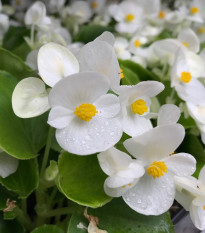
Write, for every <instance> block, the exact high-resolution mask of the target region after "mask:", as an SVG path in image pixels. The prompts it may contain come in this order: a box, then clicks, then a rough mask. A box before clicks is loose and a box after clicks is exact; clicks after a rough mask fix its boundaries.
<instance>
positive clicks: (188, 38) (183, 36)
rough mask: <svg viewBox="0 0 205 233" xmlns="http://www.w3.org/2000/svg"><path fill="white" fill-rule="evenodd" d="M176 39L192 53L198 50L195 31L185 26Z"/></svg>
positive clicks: (198, 44) (198, 45)
mask: <svg viewBox="0 0 205 233" xmlns="http://www.w3.org/2000/svg"><path fill="white" fill-rule="evenodd" d="M177 39H178V40H179V41H180V42H181V43H182V44H183V45H184V46H185V47H186V48H188V49H190V50H191V51H192V52H194V53H198V52H199V48H200V42H199V38H198V36H197V35H196V33H195V32H194V31H193V30H192V29H191V28H187V29H185V30H183V31H182V32H181V33H180V34H179V35H178V37H177Z"/></svg>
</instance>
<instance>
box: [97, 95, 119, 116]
mask: <svg viewBox="0 0 205 233" xmlns="http://www.w3.org/2000/svg"><path fill="white" fill-rule="evenodd" d="M93 104H94V105H95V107H96V109H97V111H98V115H99V116H102V117H105V118H110V117H114V116H116V115H117V114H118V113H119V111H120V102H119V99H118V97H117V96H116V95H113V94H106V95H102V96H101V97H100V98H99V99H97V100H96V101H95V102H94V103H93Z"/></svg>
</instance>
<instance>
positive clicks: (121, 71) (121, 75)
mask: <svg viewBox="0 0 205 233" xmlns="http://www.w3.org/2000/svg"><path fill="white" fill-rule="evenodd" d="M122 78H124V74H123V70H122V69H120V79H122Z"/></svg>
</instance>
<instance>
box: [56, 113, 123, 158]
mask: <svg viewBox="0 0 205 233" xmlns="http://www.w3.org/2000/svg"><path fill="white" fill-rule="evenodd" d="M121 136H122V129H121V125H120V122H119V121H118V120H117V119H115V118H111V119H103V118H100V117H97V116H95V117H94V118H93V119H92V120H90V121H89V122H83V120H80V119H78V118H77V117H76V118H75V119H74V120H73V121H72V122H71V123H70V124H69V126H68V127H66V128H64V129H57V130H56V139H57V141H58V143H59V145H60V146H61V147H62V148H63V149H64V150H66V151H68V152H70V153H74V154H78V155H88V154H93V153H96V152H101V151H105V150H107V149H108V148H110V147H112V146H114V145H115V144H116V143H117V142H118V141H119V140H120V138H121Z"/></svg>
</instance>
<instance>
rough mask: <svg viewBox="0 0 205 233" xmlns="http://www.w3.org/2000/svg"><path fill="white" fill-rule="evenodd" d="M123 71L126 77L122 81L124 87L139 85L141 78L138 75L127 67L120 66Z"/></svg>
mask: <svg viewBox="0 0 205 233" xmlns="http://www.w3.org/2000/svg"><path fill="white" fill-rule="evenodd" d="M120 68H121V69H122V72H123V75H124V77H123V78H122V79H121V84H122V85H135V84H137V83H139V81H140V80H139V77H138V75H137V74H136V73H134V72H133V71H132V70H131V69H129V68H127V67H126V66H123V65H120Z"/></svg>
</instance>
